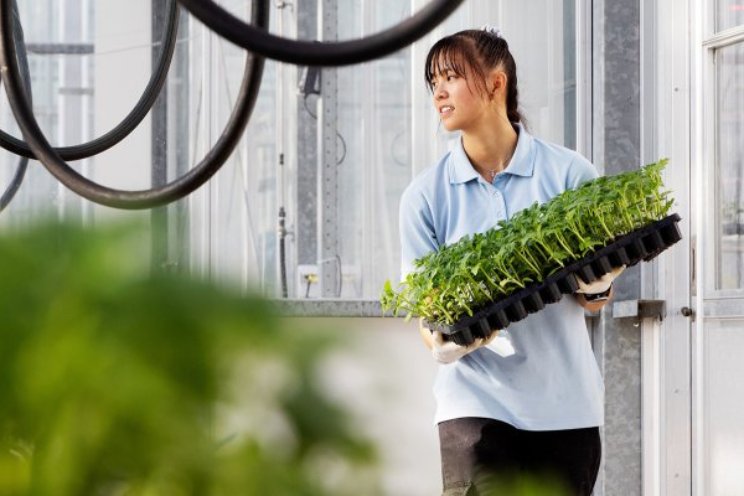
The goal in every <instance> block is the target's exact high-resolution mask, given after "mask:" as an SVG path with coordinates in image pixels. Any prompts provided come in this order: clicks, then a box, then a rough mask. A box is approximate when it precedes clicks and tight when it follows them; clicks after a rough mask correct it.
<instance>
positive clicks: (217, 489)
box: [0, 224, 377, 496]
mask: <svg viewBox="0 0 744 496" xmlns="http://www.w3.org/2000/svg"><path fill="white" fill-rule="evenodd" d="M147 246H148V238H147V236H146V235H143V234H142V231H140V230H137V229H134V230H133V229H131V228H122V227H116V228H106V229H103V230H97V231H92V230H83V229H82V228H78V227H73V226H60V225H52V224H48V225H46V226H41V227H36V228H32V229H29V230H27V231H25V232H16V233H13V234H5V235H3V236H2V238H0V494H1V495H54V496H67V495H74V496H80V495H97V496H98V495H100V496H105V495H167V496H179V495H200V496H201V495H229V496H233V495H235V496H240V495H261V496H281V495H292V496H295V495H300V496H301V495H321V494H322V495H324V496H325V495H335V494H339V495H341V494H354V495H359V494H375V493H376V492H377V489H376V486H375V484H376V482H375V481H376V480H377V478H376V475H375V470H374V454H373V449H372V446H371V445H370V443H369V442H368V441H366V440H365V439H363V438H361V437H360V436H359V435H358V434H356V432H355V430H354V429H353V428H352V427H351V425H350V422H349V418H348V417H347V415H346V414H345V412H344V410H343V409H342V408H341V407H340V406H339V405H337V404H335V403H334V402H332V401H331V400H330V399H329V397H328V396H326V394H325V393H324V392H323V389H322V387H320V386H319V385H318V382H317V381H316V380H315V377H316V374H315V370H316V367H317V366H318V363H319V359H320V358H321V356H322V354H323V353H324V352H325V351H326V350H328V349H329V346H330V345H332V341H331V340H329V339H328V338H327V336H328V334H327V333H325V334H324V333H322V332H319V331H317V330H305V329H288V328H286V327H287V324H286V323H283V321H282V320H281V319H279V318H278V317H277V316H276V315H273V313H272V306H271V305H270V304H268V303H267V302H266V301H265V300H262V299H260V298H257V297H246V296H244V295H240V294H239V293H238V292H233V291H230V290H228V289H225V288H218V287H216V286H215V285H212V284H209V283H206V282H203V281H197V280H194V279H190V278H187V277H184V276H179V275H174V274H165V273H160V274H153V273H151V271H150V269H149V266H148V258H149V255H148V250H147Z"/></svg>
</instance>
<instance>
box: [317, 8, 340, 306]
mask: <svg viewBox="0 0 744 496" xmlns="http://www.w3.org/2000/svg"><path fill="white" fill-rule="evenodd" d="M319 14H320V15H319V20H320V29H319V31H320V32H321V36H322V39H323V40H324V41H330V40H335V39H336V38H337V22H338V12H337V9H336V0H322V3H321V7H320V13H319ZM320 92H321V95H320V110H319V113H318V126H319V129H320V133H319V134H318V137H319V140H320V142H319V144H318V150H319V151H320V170H319V174H318V200H319V202H320V208H319V242H320V243H319V246H318V270H319V272H320V294H321V296H322V297H324V298H331V297H339V296H340V291H341V283H340V275H341V259H340V255H339V252H340V244H339V218H338V187H339V184H338V183H339V178H338V150H337V148H338V138H337V136H336V124H337V120H338V80H337V75H336V69H324V70H323V77H322V82H321V89H320Z"/></svg>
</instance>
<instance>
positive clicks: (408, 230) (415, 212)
mask: <svg viewBox="0 0 744 496" xmlns="http://www.w3.org/2000/svg"><path fill="white" fill-rule="evenodd" d="M399 227H400V240H401V266H400V279H401V280H403V279H405V278H406V275H408V274H409V273H411V272H413V270H414V265H413V262H414V260H416V259H417V258H421V257H423V256H424V255H426V254H427V253H429V252H432V251H435V250H437V249H438V247H439V243H438V241H437V236H436V233H435V230H434V220H433V217H432V212H431V208H430V207H429V204H428V202H427V201H426V198H425V197H424V195H423V194H422V193H421V192H420V191H418V190H416V189H415V188H411V187H410V186H409V187H408V188H407V189H406V191H405V192H404V193H403V196H402V197H401V199H400V213H399Z"/></svg>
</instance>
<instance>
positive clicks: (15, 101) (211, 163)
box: [0, 0, 270, 209]
mask: <svg viewBox="0 0 744 496" xmlns="http://www.w3.org/2000/svg"><path fill="white" fill-rule="evenodd" d="M269 1H270V0H254V1H253V8H252V9H251V18H252V19H251V22H252V23H253V24H255V25H256V26H257V27H258V28H259V29H266V28H267V26H268V21H269ZM11 4H12V0H0V18H1V21H2V22H0V72H1V73H2V76H3V80H4V81H5V90H6V92H7V94H8V100H9V101H10V106H11V108H12V110H13V114H14V115H15V118H16V121H17V122H18V125H19V127H20V128H21V131H22V133H23V136H24V138H25V139H26V141H27V142H28V144H29V147H30V148H31V150H32V151H33V153H34V155H35V156H36V158H37V159H38V160H39V161H40V162H42V163H43V164H44V166H45V167H46V168H47V169H48V170H49V172H51V173H52V175H54V176H55V177H56V178H57V179H58V180H59V181H60V182H62V183H63V184H64V185H65V186H67V187H68V188H69V189H71V190H72V191H74V192H75V193H77V194H79V195H80V196H83V197H85V198H87V199H88V200H91V201H93V202H96V203H100V204H102V205H108V206H110V207H117V208H124V209H139V208H150V207H155V206H159V205H164V204H166V203H169V202H172V201H175V200H178V199H180V198H183V197H184V196H186V195H188V194H189V193H191V192H192V191H194V190H195V189H197V188H198V187H199V186H201V185H202V184H204V183H205V182H206V181H207V180H208V179H209V178H210V177H212V175H214V173H215V172H217V171H218V170H219V169H220V167H221V166H222V165H223V164H224V163H225V162H226V161H227V159H228V158H229V157H230V154H231V153H232V151H233V150H234V148H235V146H236V145H237V144H238V141H239V140H240V137H241V135H242V133H243V131H244V130H245V127H246V125H247V124H248V120H249V119H250V115H251V112H252V110H253V107H254V104H255V102H256V98H257V96H258V90H259V87H260V85H261V77H262V75H263V67H264V58H263V57H261V56H258V55H255V56H253V55H250V54H249V55H247V56H246V64H245V70H244V72H243V81H242V84H241V87H240V90H239V92H238V99H237V102H236V105H235V107H234V108H233V111H232V113H231V114H230V118H229V120H228V123H227V126H226V127H225V129H224V131H223V133H222V135H221V136H220V138H219V139H218V140H217V142H216V143H215V146H214V147H213V148H212V149H211V150H210V151H209V152H208V153H207V155H206V157H204V159H202V161H201V162H200V163H199V164H197V165H196V166H195V167H194V168H193V169H191V170H190V171H189V172H187V173H186V174H184V175H183V176H181V177H179V178H178V179H175V180H174V181H172V182H170V183H168V184H166V185H164V186H162V187H158V188H152V189H147V190H139V191H125V190H118V189H114V188H109V187H107V186H103V185H101V184H98V183H96V182H94V181H91V180H89V179H87V178H85V177H84V176H82V175H81V174H79V173H78V172H77V171H75V170H74V169H73V168H71V167H70V166H69V165H68V164H67V163H66V162H65V161H64V160H63V159H62V158H61V157H60V155H59V154H58V153H57V152H56V151H55V150H54V148H52V146H51V145H50V144H49V142H48V141H47V139H46V137H45V136H44V134H43V132H42V131H41V129H39V126H38V123H37V122H36V119H35V118H34V115H33V111H32V109H31V107H30V105H29V103H28V101H27V99H26V98H25V95H24V92H23V88H22V83H21V81H20V77H19V74H18V72H19V68H18V62H17V61H16V59H15V53H16V47H15V43H14V40H13V35H12V33H13V27H12V24H11V16H10V14H11Z"/></svg>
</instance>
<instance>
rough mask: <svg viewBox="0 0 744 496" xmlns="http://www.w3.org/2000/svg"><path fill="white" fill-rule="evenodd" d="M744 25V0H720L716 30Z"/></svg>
mask: <svg viewBox="0 0 744 496" xmlns="http://www.w3.org/2000/svg"><path fill="white" fill-rule="evenodd" d="M736 26H744V0H718V15H717V16H716V31H723V30H724V29H729V28H733V27H736Z"/></svg>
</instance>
